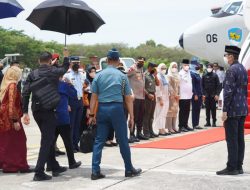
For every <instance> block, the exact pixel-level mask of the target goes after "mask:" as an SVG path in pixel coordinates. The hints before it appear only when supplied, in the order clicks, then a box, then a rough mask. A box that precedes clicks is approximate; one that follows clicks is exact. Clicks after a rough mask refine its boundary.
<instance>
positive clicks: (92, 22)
mask: <svg viewBox="0 0 250 190" xmlns="http://www.w3.org/2000/svg"><path fill="white" fill-rule="evenodd" d="M27 20H28V21H30V22H32V23H33V24H35V25H36V26H37V27H39V28H40V29H41V30H50V31H55V32H60V33H64V34H65V46H66V34H67V35H71V34H79V33H88V32H96V31H97V30H98V28H99V27H100V26H101V25H103V24H105V22H104V21H103V20H102V18H101V17H100V16H99V15H98V14H97V13H96V12H95V11H94V10H93V9H92V8H90V7H89V6H88V5H87V4H86V3H84V2H83V1H81V0H47V1H44V2H43V3H41V4H40V5H38V6H37V7H36V8H35V9H34V10H33V12H32V13H31V14H30V16H29V17H28V18H27Z"/></svg>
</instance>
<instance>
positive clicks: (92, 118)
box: [88, 117, 96, 125]
mask: <svg viewBox="0 0 250 190" xmlns="http://www.w3.org/2000/svg"><path fill="white" fill-rule="evenodd" d="M88 123H89V125H96V118H95V117H89V121H88Z"/></svg>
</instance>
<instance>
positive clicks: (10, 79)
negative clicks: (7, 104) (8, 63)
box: [0, 66, 22, 102]
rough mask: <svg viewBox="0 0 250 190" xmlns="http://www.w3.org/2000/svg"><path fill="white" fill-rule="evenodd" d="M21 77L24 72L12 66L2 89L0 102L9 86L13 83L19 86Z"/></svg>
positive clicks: (5, 77)
mask: <svg viewBox="0 0 250 190" xmlns="http://www.w3.org/2000/svg"><path fill="white" fill-rule="evenodd" d="M21 76H22V70H21V69H20V68H19V67H17V66H12V67H10V68H9V69H8V70H7V71H6V73H5V75H4V77H3V81H2V84H1V88H0V102H2V100H3V98H4V96H5V93H6V91H7V89H8V87H9V85H10V84H12V83H16V84H17V83H18V81H19V80H20V78H21Z"/></svg>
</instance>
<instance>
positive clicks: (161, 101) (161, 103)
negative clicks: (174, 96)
mask: <svg viewBox="0 0 250 190" xmlns="http://www.w3.org/2000/svg"><path fill="white" fill-rule="evenodd" d="M160 106H161V107H163V106H164V102H163V100H162V99H161V100H160Z"/></svg>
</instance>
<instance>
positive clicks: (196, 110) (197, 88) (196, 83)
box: [191, 71, 202, 129]
mask: <svg viewBox="0 0 250 190" xmlns="http://www.w3.org/2000/svg"><path fill="white" fill-rule="evenodd" d="M191 77H192V84H193V97H192V124H193V128H194V129H195V128H196V127H198V126H199V121H200V111H201V104H202V89H201V77H200V75H199V74H198V73H196V72H193V71H191ZM195 96H198V100H195V99H194V97H195Z"/></svg>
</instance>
